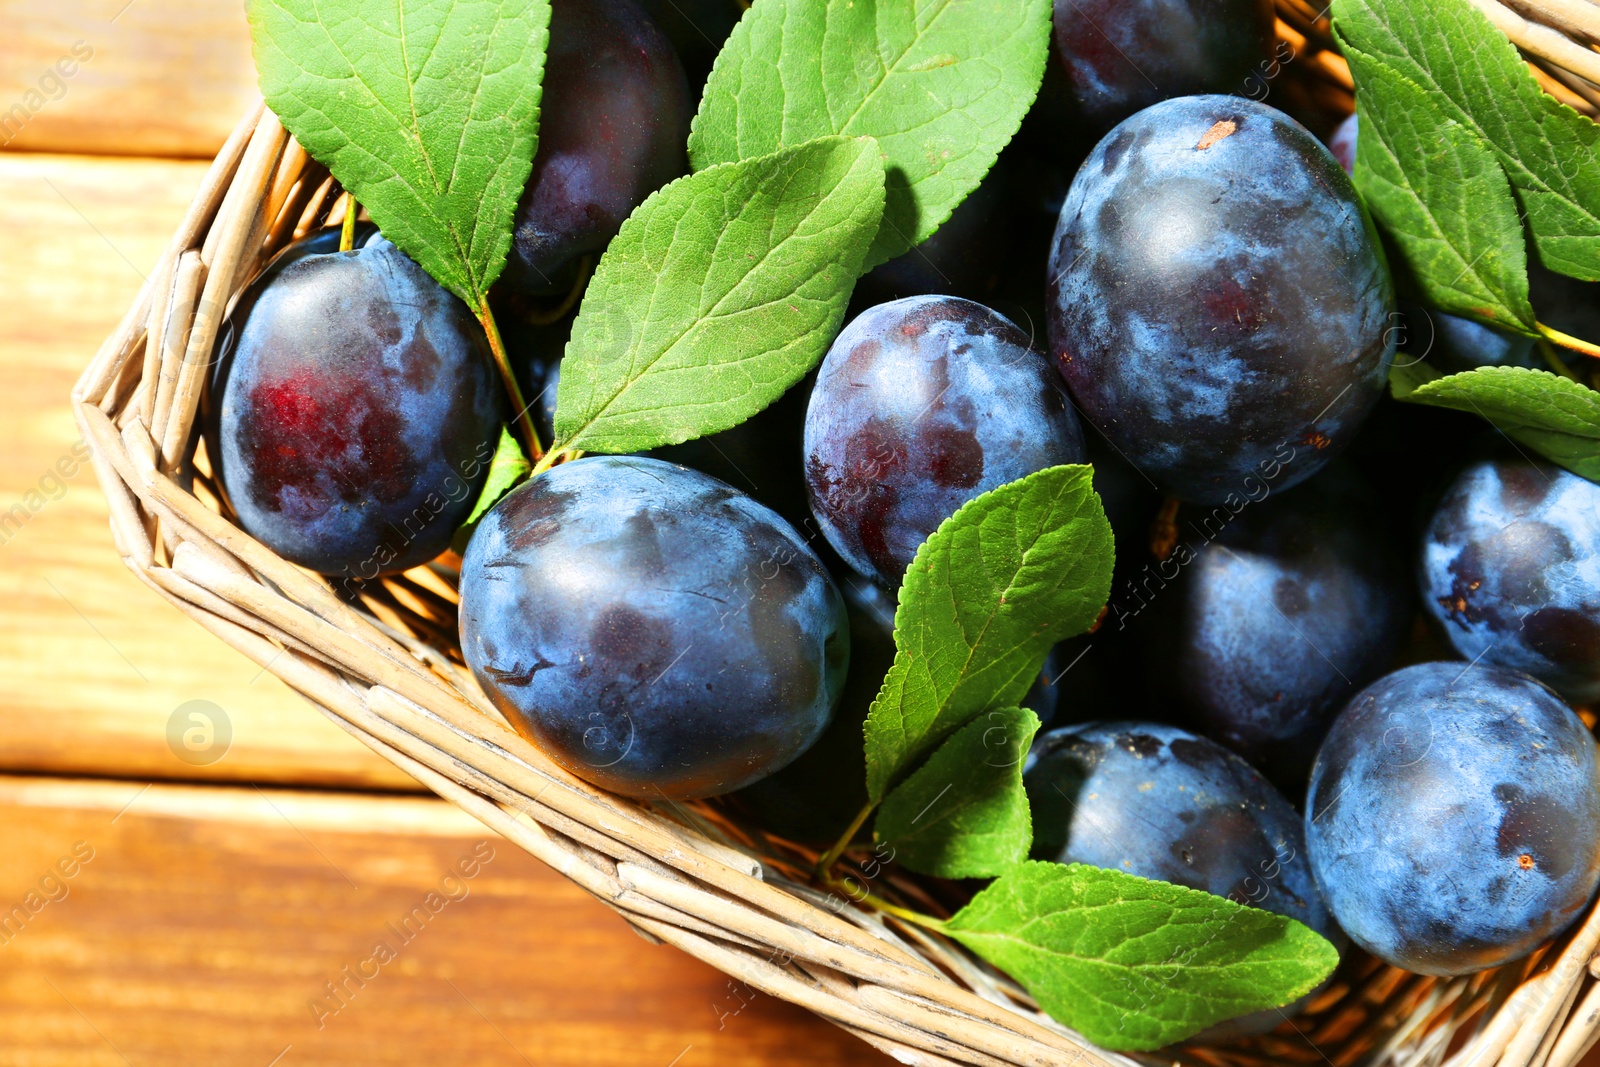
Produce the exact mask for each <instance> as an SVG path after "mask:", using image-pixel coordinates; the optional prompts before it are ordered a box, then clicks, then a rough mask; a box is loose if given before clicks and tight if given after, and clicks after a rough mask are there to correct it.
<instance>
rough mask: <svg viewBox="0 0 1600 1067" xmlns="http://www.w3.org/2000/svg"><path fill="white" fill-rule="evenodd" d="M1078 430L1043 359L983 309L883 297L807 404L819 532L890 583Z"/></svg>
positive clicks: (1078, 453)
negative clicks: (922, 548) (943, 531)
mask: <svg viewBox="0 0 1600 1067" xmlns="http://www.w3.org/2000/svg"><path fill="white" fill-rule="evenodd" d="M1085 455H1086V453H1085V450H1084V443H1083V435H1082V432H1081V431H1080V430H1079V428H1078V420H1077V417H1076V416H1075V415H1074V414H1073V412H1072V409H1071V406H1070V405H1069V403H1068V401H1067V397H1066V394H1065V393H1064V392H1063V391H1062V389H1061V386H1060V383H1059V382H1057V381H1056V380H1055V376H1054V375H1053V374H1052V373H1051V371H1050V366H1049V364H1048V363H1047V362H1046V361H1045V359H1044V357H1043V356H1041V355H1039V353H1037V352H1035V351H1034V350H1033V349H1032V348H1031V347H1030V346H1029V342H1028V338H1027V336H1026V335H1024V334H1023V333H1022V331H1021V330H1019V329H1017V328H1016V326H1014V325H1012V324H1011V323H1010V322H1008V321H1007V320H1006V319H1004V318H1002V317H1001V316H1000V315H998V314H996V313H995V312H993V311H991V310H990V309H988V308H986V307H984V306H983V305H982V304H976V303H973V302H972V301H970V300H962V299H959V298H956V297H943V296H923V297H908V298H906V299H903V300H895V301H891V302H890V303H887V304H880V305H878V306H877V307H874V308H871V309H869V310H867V311H865V312H863V313H862V314H861V315H859V316H857V317H856V319H855V320H854V321H852V322H851V323H850V325H849V326H847V327H845V329H844V331H843V332H842V333H840V334H839V336H838V338H837V339H836V340H835V341H834V343H833V347H832V348H831V349H829V351H828V354H827V356H826V357H825V358H824V359H823V362H822V368H821V370H820V372H819V373H818V375H817V382H816V385H815V387H814V388H813V389H812V391H811V400H810V405H809V407H808V408H807V410H806V422H805V459H806V485H807V490H808V492H809V494H810V499H811V510H812V513H813V514H814V515H815V516H816V518H817V523H818V525H819V526H820V527H821V528H822V532H823V534H824V536H826V537H827V539H828V542H829V543H830V544H831V545H832V546H833V547H834V549H835V550H836V551H837V552H838V553H839V555H840V556H841V557H842V558H843V559H844V561H845V562H846V563H848V564H849V565H850V566H851V567H852V568H853V569H854V570H855V571H856V572H857V573H859V574H861V575H863V576H865V577H867V578H871V579H872V580H874V581H877V582H879V583H881V584H883V585H885V586H889V587H895V586H898V585H899V584H900V579H901V577H902V575H903V574H904V573H905V569H906V566H907V564H909V563H910V562H911V559H912V557H913V556H914V555H915V554H916V551H917V547H918V546H919V545H921V543H922V542H923V541H924V540H926V539H927V536H928V535H929V534H931V533H932V532H933V531H934V530H935V529H937V528H938V526H939V524H940V523H941V522H943V521H944V520H945V519H946V518H948V517H949V516H951V515H952V514H954V513H955V511H956V509H958V508H959V507H960V506H961V505H962V504H964V503H966V502H967V501H968V500H971V499H972V498H973V497H975V496H978V495H979V494H981V493H985V492H988V491H989V490H991V489H994V488H996V487H998V486H1000V485H1004V484H1005V483H1007V482H1010V481H1014V480H1016V479H1018V478H1021V477H1024V476H1026V475H1028V474H1032V473H1033V472H1034V471H1037V470H1042V469H1044V468H1045V467H1050V466H1054V465H1056V464H1060V463H1081V462H1083V460H1084V457H1085Z"/></svg>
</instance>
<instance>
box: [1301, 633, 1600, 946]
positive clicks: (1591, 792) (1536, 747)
mask: <svg viewBox="0 0 1600 1067" xmlns="http://www.w3.org/2000/svg"><path fill="white" fill-rule="evenodd" d="M1305 822H1306V844H1307V848H1308V849H1309V851H1310V855H1311V863H1312V867H1313V869H1314V870H1315V871H1316V875H1317V881H1318V883H1319V884H1320V885H1321V886H1322V890H1323V893H1324V895H1325V896H1326V897H1327V900H1328V904H1329V906H1330V907H1331V908H1332V909H1333V913H1334V916H1335V917H1336V918H1337V919H1338V921H1339V924H1340V925H1341V926H1342V927H1343V928H1344V929H1345V931H1346V932H1347V933H1348V934H1349V935H1350V937H1351V938H1352V939H1353V940H1354V941H1356V942H1357V943H1358V944H1360V945H1361V946H1362V947H1363V948H1365V949H1366V950H1367V951H1368V952H1371V953H1372V954H1373V955H1375V956H1377V957H1379V958H1380V959H1383V960H1385V961H1387V962H1389V963H1392V964H1394V965H1395V966H1397V967H1403V968H1405V969H1406V970H1409V971H1416V972H1418V973H1420V974H1434V975H1457V974H1468V973H1470V972H1473V971H1478V970H1482V969H1484V968H1486V967H1494V966H1497V965H1499V964H1501V963H1505V962H1508V961H1510V960H1514V959H1519V958H1521V957H1522V956H1525V955H1527V954H1528V953H1529V952H1531V951H1533V950H1534V949H1535V948H1536V947H1538V946H1539V945H1540V944H1542V943H1543V942H1545V941H1546V940H1548V939H1549V938H1551V937H1554V936H1555V935H1556V934H1557V933H1559V932H1560V931H1561V930H1562V929H1563V928H1565V927H1566V926H1567V925H1568V924H1570V923H1571V922H1572V921H1573V920H1574V919H1575V918H1576V917H1577V916H1578V915H1579V914H1580V913H1581V912H1582V911H1583V909H1584V908H1585V906H1586V905H1587V904H1588V903H1589V901H1590V900H1591V899H1592V898H1593V896H1594V892H1595V887H1596V884H1597V883H1600V761H1597V755H1596V748H1595V742H1594V738H1593V737H1592V736H1591V735H1590V733H1589V731H1588V730H1587V729H1586V728H1585V727H1584V725H1583V723H1582V721H1581V720H1579V718H1578V717H1577V715H1576V714H1574V713H1573V712H1572V710H1571V709H1569V708H1568V707H1567V706H1566V705H1565V704H1563V703H1562V702H1561V701H1560V699H1558V698H1557V697H1556V695H1555V694H1554V693H1552V692H1551V691H1550V690H1549V689H1547V688H1545V687H1544V686H1542V685H1540V684H1539V683H1538V682H1536V681H1534V680H1533V679H1531V678H1529V677H1527V676H1526V675H1522V674H1517V673H1516V672H1514V671H1506V670H1502V669H1500V668H1497V667H1483V666H1470V665H1463V664H1460V663H1421V664H1417V665H1415V666H1412V667H1407V668H1405V669H1403V670H1400V671H1396V672H1394V673H1393V674H1390V675H1387V676H1385V677H1383V678H1380V679H1379V680H1378V681H1376V682H1374V683H1373V684H1372V685H1370V686H1368V687H1367V688H1366V689H1365V690H1363V691H1362V692H1361V693H1360V694H1358V695H1357V696H1356V698H1355V699H1354V700H1352V701H1351V702H1350V704H1349V706H1348V707H1346V708H1345V710H1344V711H1343V712H1341V713H1340V715H1339V718H1338V719H1337V720H1336V721H1335V722H1334V725H1333V728H1332V729H1331V730H1330V731H1329V733H1328V737H1327V740H1326V741H1324V742H1323V746H1322V750H1321V751H1320V752H1319V753H1318V755H1317V762H1316V764H1315V766H1314V767H1313V769H1312V773H1311V787H1310V791H1309V793H1308V794H1307V798H1306V813H1305Z"/></svg>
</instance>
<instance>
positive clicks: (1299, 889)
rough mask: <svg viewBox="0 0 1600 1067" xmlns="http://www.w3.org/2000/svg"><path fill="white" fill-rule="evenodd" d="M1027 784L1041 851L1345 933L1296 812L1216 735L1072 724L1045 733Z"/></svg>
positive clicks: (1134, 725) (1037, 852) (1333, 936)
mask: <svg viewBox="0 0 1600 1067" xmlns="http://www.w3.org/2000/svg"><path fill="white" fill-rule="evenodd" d="M1023 783H1024V785H1025V786H1026V788H1027V791H1028V803H1029V806H1030V807H1031V808H1032V811H1033V854H1034V856H1035V857H1036V858H1038V859H1045V860H1056V861H1059V862H1061V863H1086V864H1089V865H1090V866H1092V867H1105V868H1109V869H1111V870H1117V871H1125V872H1127V873H1128V874H1135V875H1138V876H1139V877H1141V878H1154V879H1156V880H1157V881H1162V882H1171V883H1173V884H1174V885H1182V886H1188V887H1189V888H1191V889H1200V890H1203V891H1205V892H1207V893H1214V894H1216V895H1217V896H1221V897H1229V898H1231V899H1232V900H1234V901H1236V902H1238V903H1240V904H1250V905H1254V906H1256V907H1260V908H1265V909H1266V910H1268V911H1272V912H1276V913H1277V914H1279V915H1287V916H1289V917H1290V918H1292V919H1298V920H1299V921H1300V922H1303V923H1305V924H1306V925H1307V926H1309V927H1311V928H1312V929H1313V930H1315V931H1317V932H1318V933H1320V934H1322V935H1323V936H1324V937H1327V938H1329V939H1330V940H1335V941H1337V940H1338V933H1337V930H1336V928H1335V926H1334V923H1333V920H1332V918H1331V917H1330V916H1329V914H1328V910H1327V908H1326V906H1325V905H1324V904H1323V901H1322V894H1321V893H1319V892H1318V891H1317V886H1316V882H1315V881H1314V880H1313V879H1312V877H1311V866H1310V864H1309V863H1308V861H1307V859H1306V855H1305V847H1304V844H1303V839H1302V832H1301V827H1300V816H1299V815H1297V814H1296V813H1295V810H1294V807H1293V806H1292V805H1291V804H1290V803H1289V802H1288V801H1287V800H1285V799H1284V798H1283V796H1282V795H1281V794H1280V793H1279V792H1278V791H1277V790H1276V789H1274V788H1273V787H1272V786H1271V785H1270V784H1269V783H1268V782H1267V781H1266V779H1264V778H1263V777H1262V776H1261V775H1260V774H1258V773H1257V772H1256V771H1255V770H1254V769H1253V768H1252V767H1251V766H1250V765H1249V764H1248V763H1246V762H1245V761H1244V760H1242V759H1240V758H1239V757H1238V756H1236V755H1234V754H1233V753H1232V752H1229V751H1228V750H1227V749H1225V748H1223V747H1222V746H1221V745H1218V744H1217V743H1216V742H1214V741H1209V740H1207V739H1206V738H1203V737H1196V736H1195V735H1193V734H1190V733H1188V732H1187V731H1184V730H1180V729H1178V728H1177V727H1174V726H1165V725H1161V724H1157V723H1146V722H1110V723H1106V722H1101V723H1089V724H1086V725H1083V726H1066V727H1062V728H1060V729H1057V730H1052V731H1050V732H1049V733H1048V734H1045V735H1043V736H1042V737H1041V739H1040V741H1039V743H1038V744H1037V745H1036V746H1035V748H1034V751H1033V753H1032V754H1031V755H1030V756H1029V759H1028V763H1027V765H1026V770H1025V771H1024V774H1023Z"/></svg>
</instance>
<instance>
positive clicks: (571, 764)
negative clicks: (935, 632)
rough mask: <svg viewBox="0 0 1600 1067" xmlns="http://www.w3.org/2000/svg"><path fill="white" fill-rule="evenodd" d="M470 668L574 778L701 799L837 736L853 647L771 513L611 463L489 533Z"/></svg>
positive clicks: (682, 474) (838, 603)
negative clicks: (834, 719) (831, 728)
mask: <svg viewBox="0 0 1600 1067" xmlns="http://www.w3.org/2000/svg"><path fill="white" fill-rule="evenodd" d="M461 648H462V653H463V655H464V656H465V657H466V660H467V664H468V666H469V667H471V669H472V672H473V674H474V676H476V677H477V679H478V681H479V682H480V683H481V684H482V686H483V688H484V691H485V692H486V693H488V694H489V697H490V699H491V700H492V701H493V702H494V704H495V706H496V707H497V708H499V709H500V710H501V711H502V712H503V713H504V714H505V715H506V717H507V718H508V719H509V720H510V721H511V722H512V723H513V724H514V725H515V726H516V727H517V728H518V729H519V730H521V731H522V732H523V733H525V734H527V735H528V736H529V737H530V738H532V739H533V740H534V741H536V742H537V743H538V744H539V745H540V747H542V748H543V749H544V750H545V751H547V752H548V753H550V755H551V756H552V757H554V758H555V759H556V760H557V761H558V762H560V763H561V764H563V765H564V766H565V767H567V768H568V769H569V770H571V771H572V772H573V773H574V774H576V775H578V776H579V777H581V778H584V779H586V780H588V781H590V782H593V783H594V784H595V785H598V786H600V787H602V788H604V789H609V790H611V791H613V792H617V793H623V794H626V795H629V796H641V797H646V796H648V797H661V796H666V797H670V798H674V799H681V798H687V797H701V796H712V795H715V794H718V793H724V792H728V791H731V790H734V789H738V788H740V787H742V786H746V785H749V784H751V783H752V782H755V781H757V780H758V779H760V778H762V777H765V776H766V775H768V774H770V773H772V772H773V771H776V770H778V769H779V768H781V767H783V766H784V765H785V764H787V763H789V762H790V761H792V760H793V759H795V758H796V757H797V756H799V755H800V754H801V753H802V752H804V751H805V750H806V749H807V748H808V747H809V746H810V745H811V744H812V743H813V742H814V741H815V740H816V739H817V738H818V737H819V736H820V735H821V734H822V732H823V730H824V729H825V728H826V727H827V725H828V721H829V718H830V716H831V715H832V712H833V705H834V702H835V699H836V698H837V696H838V694H839V691H840V687H841V686H842V684H843V681H844V676H845V672H846V670H847V668H848V665H849V629H848V625H847V623H846V620H845V608H844V602H843V600H842V598H841V597H840V596H839V592H838V590H837V589H836V588H835V587H834V585H833V581H832V579H830V578H829V577H828V574H827V571H826V570H825V569H824V568H823V566H822V563H821V562H820V561H819V560H818V559H817V557H816V555H815V554H814V553H812V552H811V550H810V549H809V548H808V547H806V545H805V542H804V541H802V540H801V539H800V537H799V535H798V534H796V533H795V532H794V530H793V529H792V528H791V527H790V526H789V525H788V524H787V523H785V522H784V521H783V520H782V519H781V518H780V517H778V515H776V514H775V513H774V512H772V511H771V510H770V509H768V508H766V507H764V506H762V505H760V504H758V503H756V502H755V501H753V500H751V499H750V498H749V497H747V496H745V495H744V494H742V493H740V492H738V491H736V490H734V489H733V488H731V487H729V486H727V485H725V484H723V483H722V482H719V481H717V480H716V479H714V478H711V477H708V476H707V475H704V474H701V473H699V472H698V471H691V470H689V469H687V468H685V467H678V466H674V465H673V464H670V463H664V462H662V461H660V460H655V459H646V458H642V457H632V456H591V457H587V458H584V459H580V460H576V461H571V462H567V463H563V464H560V465H559V466H556V467H554V468H552V469H551V470H549V471H547V472H545V473H544V474H541V475H540V476H539V477H537V478H534V479H532V480H530V481H528V482H526V483H524V484H523V485H521V486H519V487H518V488H517V489H516V490H514V491H513V492H512V493H510V494H509V495H507V496H506V498H505V499H504V500H502V501H501V502H500V503H498V504H496V505H495V507H494V508H493V509H492V510H491V511H490V512H489V513H488V515H486V516H485V517H484V519H483V521H482V523H481V524H480V526H479V527H478V530H477V532H476V533H475V534H474V535H473V538H472V542H471V544H469V545H468V547H467V552H466V556H465V558H464V559H463V561H462V566H461Z"/></svg>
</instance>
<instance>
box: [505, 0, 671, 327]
mask: <svg viewBox="0 0 1600 1067" xmlns="http://www.w3.org/2000/svg"><path fill="white" fill-rule="evenodd" d="M692 112H693V107H692V104H691V102H690V100H689V87H688V83H687V82H686V81H685V79H684V73H683V65H682V64H681V63H679V61H678V55H677V53H676V52H674V51H673V49H672V44H671V42H669V41H668V40H667V38H666V36H665V35H664V34H663V33H662V32H661V30H660V29H659V28H658V27H657V26H656V25H655V23H653V22H652V21H651V20H650V17H649V16H648V15H646V14H645V13H644V12H643V11H641V10H640V9H639V8H638V6H637V5H636V4H634V3H633V0H557V2H556V3H554V4H551V5H550V46H549V52H548V54H547V56H546V58H545V70H544V96H543V103H542V107H541V110H540V115H539V150H538V154H537V155H535V156H534V159H533V172H532V173H531V174H530V175H529V176H528V184H527V187H526V188H525V189H524V190H523V193H522V199H521V201H520V202H519V203H518V204H517V212H516V218H515V221H514V223H513V225H514V229H515V232H514V235H513V240H512V246H511V255H510V256H509V258H508V259H507V260H506V268H505V274H504V276H503V278H502V282H501V285H502V288H503V289H505V290H507V291H509V292H511V293H514V294H517V295H518V296H521V297H524V298H526V297H530V296H533V297H537V296H550V295H553V294H561V293H565V292H567V291H568V290H569V289H570V288H571V287H572V285H573V283H574V281H575V276H576V273H577V270H578V262H579V260H580V259H581V258H582V257H583V256H585V255H596V256H597V255H599V253H600V252H601V251H603V250H604V249H605V247H606V245H607V244H608V243H609V242H610V240H611V238H613V237H615V236H616V234H617V230H618V229H619V228H620V227H621V226H622V222H623V220H624V219H626V218H627V217H628V215H629V213H630V212H632V211H633V209H634V208H636V207H638V206H639V204H641V203H642V202H643V201H644V198H645V197H647V196H649V195H650V194H651V193H653V192H655V190H657V189H659V188H661V186H663V185H665V184H666V183H667V182H669V181H671V180H672V179H674V178H676V177H678V176H680V175H681V174H683V173H684V172H685V171H686V170H687V169H688V166H689V159H688V154H687V149H686V147H685V146H686V144H687V142H688V139H689V119H690V117H691V115H692Z"/></svg>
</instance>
